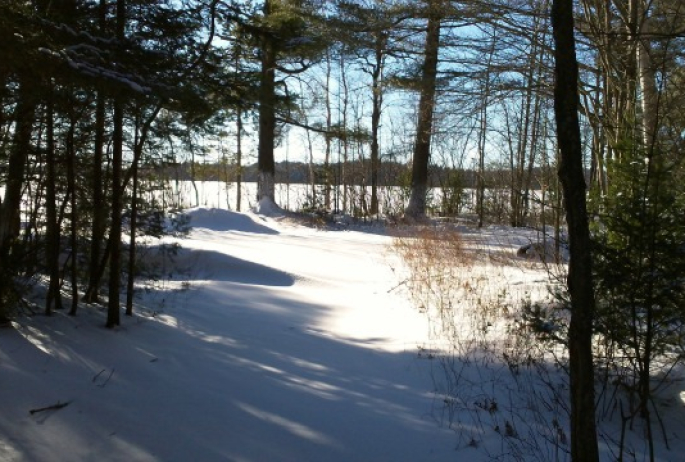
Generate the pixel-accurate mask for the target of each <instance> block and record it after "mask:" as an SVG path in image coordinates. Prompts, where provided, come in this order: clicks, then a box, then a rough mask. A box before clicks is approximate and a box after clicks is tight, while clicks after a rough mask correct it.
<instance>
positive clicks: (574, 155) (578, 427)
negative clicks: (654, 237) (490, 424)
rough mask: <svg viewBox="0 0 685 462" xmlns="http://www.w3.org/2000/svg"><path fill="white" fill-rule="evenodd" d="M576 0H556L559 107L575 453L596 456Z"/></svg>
mask: <svg viewBox="0 0 685 462" xmlns="http://www.w3.org/2000/svg"><path fill="white" fill-rule="evenodd" d="M573 22H574V21H573V1H572V0H554V1H553V4H552V28H553V36H554V70H555V72H554V75H555V79H556V80H555V86H554V113H555V116H556V122H557V138H558V144H559V149H560V150H561V162H560V165H559V179H560V181H561V183H562V188H563V193H564V205H565V207H566V222H567V224H568V235H569V245H570V254H571V257H570V262H569V270H568V278H567V281H568V291H569V295H570V299H571V322H570V327H569V334H568V336H569V338H568V349H569V360H570V379H571V389H570V392H571V458H572V460H573V461H574V462H597V461H598V460H599V450H598V446H597V430H596V423H595V388H594V387H595V380H594V366H593V354H592V333H593V317H594V311H595V294H594V287H593V280H592V255H591V253H590V252H591V250H590V249H591V246H590V231H589V226H588V217H587V209H586V198H585V197H586V185H585V175H584V169H583V149H582V143H581V137H580V123H579V120H578V107H579V104H580V101H579V97H578V61H577V59H576V45H575V37H574V31H573Z"/></svg>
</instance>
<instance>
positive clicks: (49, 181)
mask: <svg viewBox="0 0 685 462" xmlns="http://www.w3.org/2000/svg"><path fill="white" fill-rule="evenodd" d="M54 118H55V111H54V109H53V105H52V103H49V104H48V106H47V109H46V124H47V126H46V131H47V134H46V144H47V146H46V151H47V152H46V158H45V163H46V166H45V167H46V176H45V215H46V223H45V228H46V233H45V240H46V258H47V262H46V263H47V269H48V274H49V276H50V283H49V285H48V293H47V297H46V298H45V314H46V315H47V316H50V315H51V314H52V310H53V303H54V308H55V309H58V310H59V309H61V308H62V295H61V294H60V274H59V273H60V272H59V252H60V235H61V233H60V229H59V223H58V221H57V179H56V178H57V173H56V169H55V167H56V165H57V158H56V152H55V119H54Z"/></svg>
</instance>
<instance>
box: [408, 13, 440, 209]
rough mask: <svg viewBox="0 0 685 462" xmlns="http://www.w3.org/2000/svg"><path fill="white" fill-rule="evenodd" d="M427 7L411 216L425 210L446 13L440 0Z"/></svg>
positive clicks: (413, 164)
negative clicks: (440, 50) (442, 33)
mask: <svg viewBox="0 0 685 462" xmlns="http://www.w3.org/2000/svg"><path fill="white" fill-rule="evenodd" d="M426 9H427V16H428V25H427V28H426V42H425V50H424V61H423V65H422V67H421V80H420V84H419V92H420V99H419V107H418V122H417V124H416V141H415V144H414V156H413V160H412V176H411V197H410V199H409V205H407V209H406V210H405V215H407V216H409V217H412V218H420V217H422V216H424V215H425V214H426V191H427V189H428V164H429V162H430V151H431V135H432V133H433V111H434V108H435V91H436V86H437V76H438V51H439V49H440V23H441V21H442V17H443V15H444V14H445V13H444V5H443V1H442V0H427V5H426Z"/></svg>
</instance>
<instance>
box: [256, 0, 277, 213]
mask: <svg viewBox="0 0 685 462" xmlns="http://www.w3.org/2000/svg"><path fill="white" fill-rule="evenodd" d="M270 14H271V1H270V0H266V1H265V2H264V17H268V16H269V15H270ZM274 40H275V39H274V38H273V37H272V36H270V35H267V34H265V35H264V36H263V37H262V47H261V72H260V87H259V146H258V148H257V166H258V173H257V200H258V201H261V200H262V199H264V198H266V199H269V200H271V201H272V202H275V173H276V167H275V162H274V144H275V143H274V137H275V134H276V50H275V44H274Z"/></svg>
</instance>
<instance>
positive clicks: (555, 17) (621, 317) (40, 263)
mask: <svg viewBox="0 0 685 462" xmlns="http://www.w3.org/2000/svg"><path fill="white" fill-rule="evenodd" d="M684 79H685V1H683V0H421V1H408V0H332V1H323V0H263V1H243V0H30V1H23V0H22V1H20V0H7V1H3V2H2V3H1V4H0V80H1V81H2V86H1V87H0V320H1V321H2V322H3V323H5V324H9V323H10V321H11V320H13V319H16V317H17V316H20V314H21V313H22V310H23V308H22V307H23V306H24V305H25V303H24V301H23V300H24V298H25V296H26V294H27V292H28V291H30V288H31V287H32V286H33V285H35V284H43V285H45V287H46V295H45V299H44V301H43V303H44V304H43V307H42V309H43V310H44V312H45V314H47V315H50V314H52V313H54V312H55V310H65V311H67V312H68V313H69V314H70V315H76V314H77V312H78V310H79V306H80V303H102V304H103V305H105V306H106V308H107V320H106V326H107V327H110V328H113V327H116V326H119V325H120V323H121V317H120V316H121V314H126V315H131V314H132V312H133V300H134V288H135V283H136V277H137V275H136V268H137V258H138V257H137V253H136V252H137V251H139V247H140V246H141V245H142V244H141V242H142V239H143V237H144V236H146V235H159V234H161V233H163V232H168V231H165V230H164V229H163V227H162V226H160V225H159V223H160V222H162V221H164V220H165V219H170V217H175V216H177V215H175V214H176V213H177V212H178V211H177V210H173V209H171V208H170V207H166V206H165V205H164V204H162V203H160V202H159V201H156V200H150V199H149V198H150V197H152V196H150V194H148V192H150V191H153V190H155V189H163V188H164V187H165V185H167V184H169V183H171V182H172V181H178V180H179V179H181V180H191V181H208V180H209V181H222V182H225V183H227V184H228V183H231V184H235V185H237V190H238V191H241V189H240V186H241V184H242V183H246V182H256V183H257V192H256V197H255V198H251V199H252V200H253V201H255V202H259V203H262V201H268V202H277V201H276V196H275V193H274V190H275V187H276V185H277V184H278V183H286V182H288V183H289V182H295V183H302V184H305V185H307V188H308V189H307V190H308V195H309V196H308V197H309V199H308V204H309V209H308V210H306V211H300V212H312V211H313V210H316V211H317V213H318V214H319V215H320V216H323V217H324V220H334V216H335V215H340V214H343V215H344V214H351V212H350V211H351V210H356V211H357V212H355V213H354V215H355V216H354V218H355V219H360V218H361V219H372V220H375V221H377V222H385V223H388V224H390V223H405V224H415V225H417V224H418V225H420V224H426V223H430V222H431V220H432V219H434V218H435V217H437V216H440V217H443V218H444V217H453V218H459V217H462V218H468V222H469V223H470V224H471V225H470V226H473V227H474V228H476V229H482V228H486V227H487V226H490V225H506V226H509V227H511V228H513V229H525V228H535V229H538V230H541V232H542V233H543V234H544V235H545V236H546V238H545V239H549V241H550V242H553V247H554V254H555V258H556V259H557V260H559V259H560V252H561V251H562V249H565V248H568V250H569V253H570V259H569V260H568V262H567V263H568V264H567V271H568V273H567V275H566V276H565V280H566V281H567V284H566V286H567V287H566V290H565V291H564V294H561V295H559V300H558V303H559V304H560V306H563V307H564V309H565V313H566V315H567V324H566V327H565V330H564V335H562V336H560V337H563V338H561V339H560V340H559V342H561V343H562V344H564V345H565V347H567V348H568V351H569V354H570V361H569V364H568V370H569V373H570V377H571V379H570V389H571V392H570V396H571V411H570V415H571V435H572V446H571V450H570V452H571V455H572V459H573V460H574V461H584V460H587V461H594V460H598V454H597V450H596V448H597V436H596V431H595V426H594V423H593V422H594V419H593V418H592V417H593V416H594V415H595V413H594V411H593V410H594V408H595V402H594V397H595V395H594V391H593V390H594V387H595V379H596V380H599V377H604V378H606V377H612V380H616V383H620V386H621V387H622V389H625V390H628V392H629V394H630V396H632V397H633V398H634V399H632V400H631V404H630V406H629V409H626V410H623V409H622V410H621V412H622V416H623V418H624V424H625V422H632V421H633V419H642V420H643V421H645V422H647V424H646V427H645V428H646V430H645V431H646V435H647V436H646V439H647V440H648V441H649V442H650V450H651V455H650V457H648V460H654V451H653V445H652V442H653V441H654V440H655V438H656V436H655V434H656V433H658V430H657V427H659V420H658V410H656V409H655V404H654V400H653V396H654V391H655V389H656V388H658V387H659V385H658V384H655V379H654V377H655V376H657V375H659V374H662V373H663V372H664V371H667V370H672V369H675V368H676V366H677V365H681V364H682V360H683V358H685V350H683V347H684V346H685V280H684V279H683V275H684V274H685V186H684V185H685V182H684V181H683V180H684V179H685V176H684V174H685V166H684V165H683V159H684V156H683V155H682V152H683V148H685V112H684V110H685V109H684V108H685V81H684ZM390 186H401V187H404V188H406V191H407V204H406V207H404V208H403V210H401V211H399V212H398V211H396V210H395V211H392V212H391V211H389V210H388V209H386V208H384V206H383V204H382V203H381V201H380V200H379V197H380V194H381V193H380V191H382V190H383V188H387V187H390ZM360 188H361V191H362V192H361V193H360V192H359V191H360ZM435 189H439V190H440V191H441V197H442V198H443V200H442V203H441V204H440V205H439V206H432V205H431V204H430V203H429V201H428V199H427V197H428V196H429V195H430V194H431V191H433V190H435ZM467 191H468V192H469V194H468V196H469V197H472V198H473V199H472V200H466V199H464V194H465V193H466V192H467ZM241 202H242V205H241ZM245 202H246V198H244V197H242V198H241V195H240V192H238V195H237V197H236V198H235V203H234V204H231V207H232V208H234V209H235V210H237V211H240V210H242V209H244V208H245V207H244V204H245ZM362 203H363V204H362ZM360 204H361V205H360ZM275 205H276V206H277V205H279V204H277V203H276V204H275ZM296 212H297V211H296ZM391 215H392V216H391ZM176 224H177V225H178V226H179V227H183V226H184V225H187V223H182V222H181V223H179V222H176ZM448 238H449V236H448V233H447V234H445V235H444V236H440V235H439V236H433V237H431V238H430V239H432V240H437V241H440V240H441V239H448ZM534 314H535V316H538V317H539V318H540V319H537V321H539V322H541V323H544V322H545V319H543V318H544V316H545V314H544V313H542V312H540V311H535V312H534ZM543 334H544V332H543ZM619 370H620V371H621V372H617V371H619ZM666 375H668V374H666ZM659 377H661V378H660V382H659V383H661V381H663V380H665V378H664V377H663V376H661V375H659ZM607 380H608V379H607ZM588 411H589V412H588ZM624 411H625V413H624ZM592 448H595V449H594V450H592Z"/></svg>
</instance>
